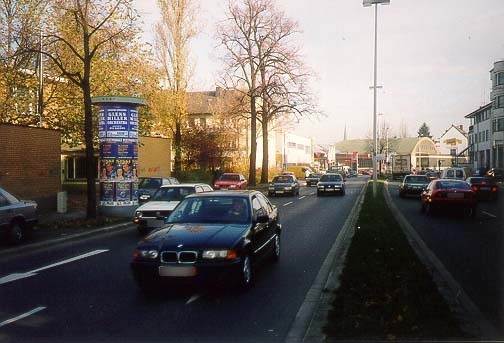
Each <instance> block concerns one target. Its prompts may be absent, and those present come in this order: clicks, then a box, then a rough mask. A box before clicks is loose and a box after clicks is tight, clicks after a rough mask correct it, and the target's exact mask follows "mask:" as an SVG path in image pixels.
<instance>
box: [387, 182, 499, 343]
mask: <svg viewBox="0 0 504 343" xmlns="http://www.w3.org/2000/svg"><path fill="white" fill-rule="evenodd" d="M388 187H389V191H390V194H391V198H392V201H393V202H394V204H395V205H396V206H397V207H398V209H399V211H400V212H401V213H402V214H403V215H404V216H405V217H406V219H407V220H408V222H409V223H410V224H411V225H412V226H413V228H414V229H415V231H416V232H417V233H418V234H419V235H420V237H421V238H422V240H423V241H424V242H425V243H426V245H427V246H428V248H429V249H430V250H431V251H432V252H433V253H434V255H436V257H437V258H438V259H439V260H440V261H441V262H442V263H443V265H444V266H445V268H446V269H447V270H448V271H449V272H450V274H451V275H452V276H453V278H454V279H455V280H456V281H457V282H458V283H459V284H460V285H461V287H462V288H463V290H464V291H465V293H466V294H467V295H468V296H469V298H470V299H471V300H472V301H473V302H474V303H475V304H476V306H477V307H478V308H479V310H480V311H481V312H482V313H483V315H484V316H485V317H486V319H487V320H489V321H490V322H492V323H493V324H494V326H495V327H496V329H497V330H498V331H499V332H500V334H501V337H504V273H503V272H504V269H503V266H504V251H503V249H502V248H503V246H504V241H503V238H504V237H503V235H504V199H503V198H504V194H503V192H502V189H501V194H500V198H499V200H498V201H496V202H490V201H481V202H480V203H479V205H478V213H477V218H476V219H475V220H471V219H469V218H464V217H463V216H460V213H449V214H438V215H435V216H425V215H422V214H421V213H420V200H419V199H418V198H406V199H401V198H399V196H398V192H397V187H398V183H397V182H392V183H390V184H389V186H388Z"/></svg>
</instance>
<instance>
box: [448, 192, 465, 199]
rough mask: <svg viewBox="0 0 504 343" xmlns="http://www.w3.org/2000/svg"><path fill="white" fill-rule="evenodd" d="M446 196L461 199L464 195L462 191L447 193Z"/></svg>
mask: <svg viewBox="0 0 504 343" xmlns="http://www.w3.org/2000/svg"><path fill="white" fill-rule="evenodd" d="M446 196H447V197H448V198H450V199H462V198H463V197H464V193H448V194H447V195H446Z"/></svg>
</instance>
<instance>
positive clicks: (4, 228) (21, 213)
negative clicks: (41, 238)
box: [0, 187, 38, 244]
mask: <svg viewBox="0 0 504 343" xmlns="http://www.w3.org/2000/svg"><path fill="white" fill-rule="evenodd" d="M37 222H38V212H37V203H36V202H35V201H32V200H19V199H18V198H16V197H15V196H14V195H12V194H11V193H9V192H7V191H6V190H5V189H3V188H1V187H0V232H1V234H2V236H4V237H5V238H7V239H8V240H9V241H10V242H11V243H12V244H18V243H20V242H21V241H23V239H24V238H25V236H26V235H27V234H28V232H29V230H31V229H33V227H34V226H35V224H37Z"/></svg>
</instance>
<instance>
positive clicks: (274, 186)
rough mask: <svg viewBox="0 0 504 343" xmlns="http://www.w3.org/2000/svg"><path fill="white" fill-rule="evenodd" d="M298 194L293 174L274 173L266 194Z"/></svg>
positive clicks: (296, 182)
mask: <svg viewBox="0 0 504 343" xmlns="http://www.w3.org/2000/svg"><path fill="white" fill-rule="evenodd" d="M279 194H281V195H284V194H290V195H299V182H298V180H297V179H296V177H295V176H294V175H276V176H274V177H273V179H272V180H271V182H270V184H269V186H268V195H269V196H274V195H279Z"/></svg>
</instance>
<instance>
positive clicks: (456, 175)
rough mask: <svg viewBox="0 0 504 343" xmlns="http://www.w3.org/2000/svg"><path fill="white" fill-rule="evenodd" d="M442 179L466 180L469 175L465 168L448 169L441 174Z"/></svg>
mask: <svg viewBox="0 0 504 343" xmlns="http://www.w3.org/2000/svg"><path fill="white" fill-rule="evenodd" d="M441 178H442V179H457V180H465V179H466V178H467V175H466V172H465V169H464V168H448V169H445V170H443V171H442V172H441Z"/></svg>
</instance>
